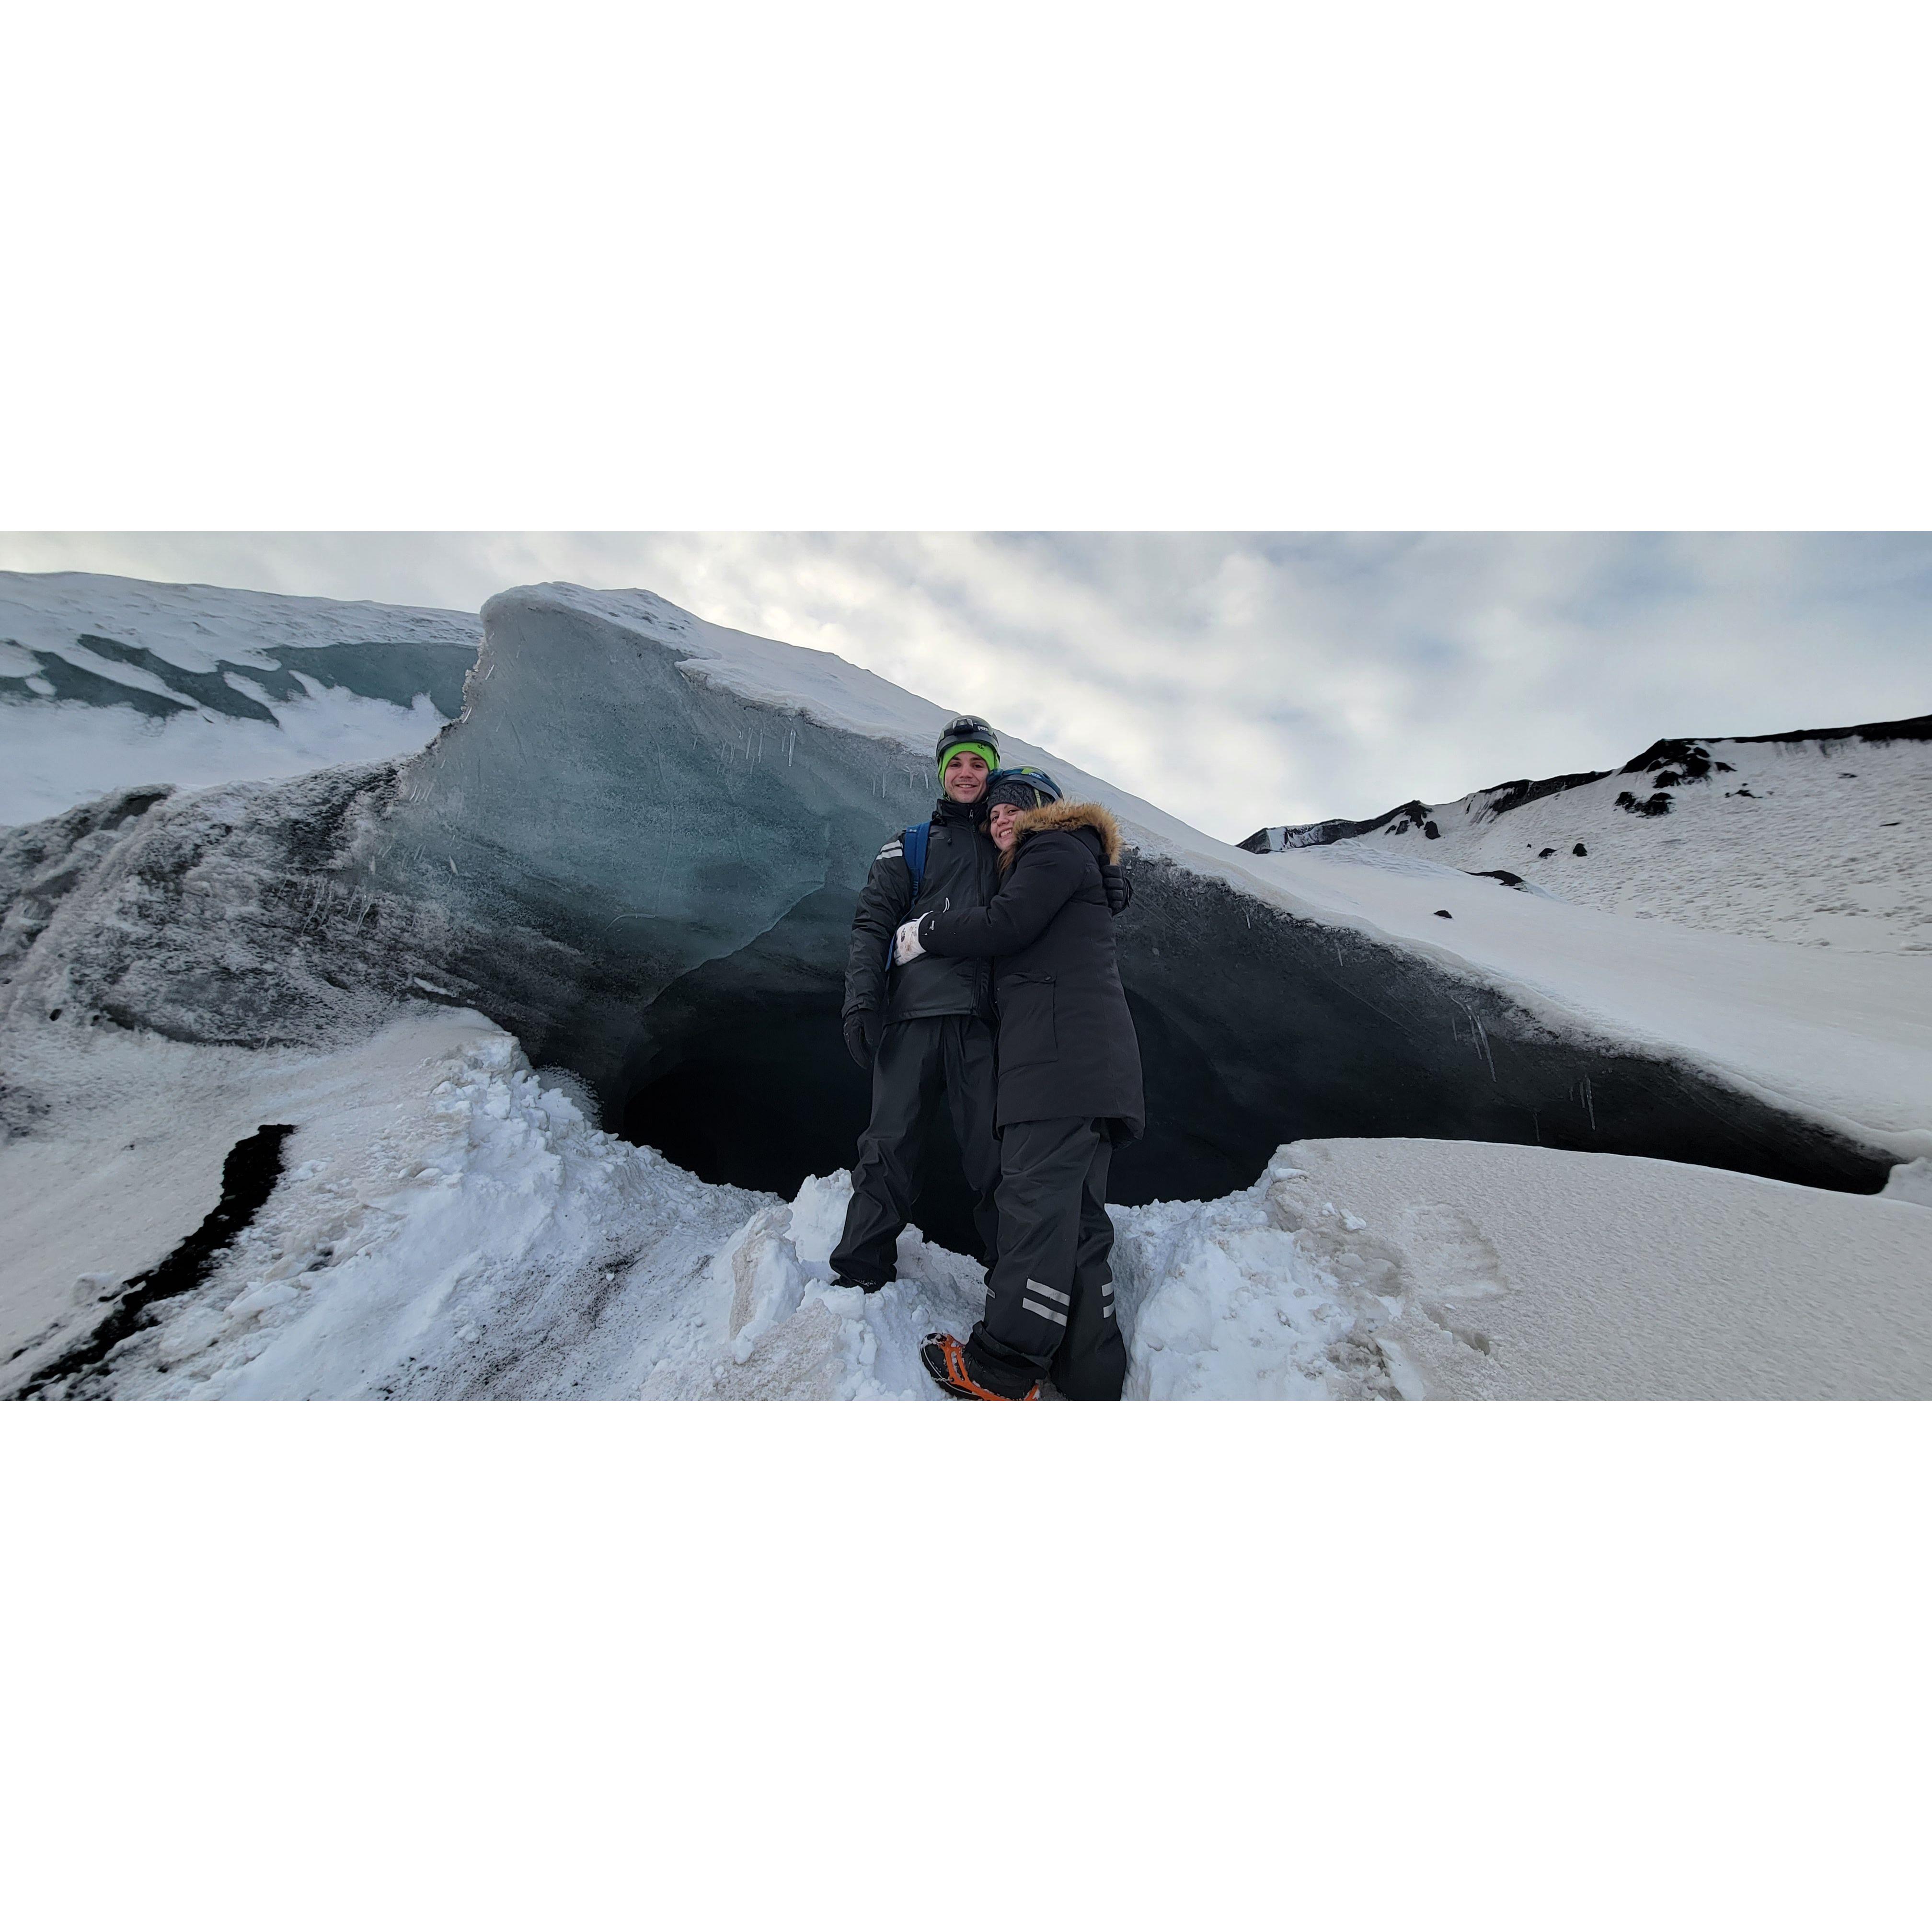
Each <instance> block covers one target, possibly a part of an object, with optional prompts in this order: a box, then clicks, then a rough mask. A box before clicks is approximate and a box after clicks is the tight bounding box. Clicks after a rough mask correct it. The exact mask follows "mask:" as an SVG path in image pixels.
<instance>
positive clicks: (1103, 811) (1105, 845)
mask: <svg viewBox="0 0 1932 1932" xmlns="http://www.w3.org/2000/svg"><path fill="white" fill-rule="evenodd" d="M1083 825H1086V826H1091V827H1092V828H1093V829H1094V830H1095V831H1096V832H1099V833H1100V847H1101V862H1102V863H1103V864H1104V865H1118V864H1119V863H1120V862H1121V827H1120V822H1119V820H1117V819H1116V818H1115V816H1114V814H1112V812H1111V811H1109V810H1108V809H1107V808H1106V806H1105V805H1082V804H1079V803H1076V802H1073V801H1071V800H1069V799H1062V800H1061V802H1059V803H1058V805H1040V806H1037V807H1036V808H1034V810H1033V811H1029V812H1027V813H1025V814H1023V815H1022V817H1021V819H1020V822H1019V837H1018V838H1016V839H1015V840H1014V841H1013V850H1012V851H1011V852H1010V853H1001V857H1000V865H1001V869H1002V870H1003V871H1004V869H1005V868H1006V867H1007V866H1008V865H1010V864H1011V863H1012V862H1013V860H1014V859H1016V858H1018V857H1019V850H1020V847H1022V845H1024V844H1025V843H1026V841H1028V839H1029V838H1031V837H1032V836H1033V835H1034V833H1035V832H1078V831H1079V829H1080V828H1081V826H1083Z"/></svg>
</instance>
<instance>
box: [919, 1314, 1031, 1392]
mask: <svg viewBox="0 0 1932 1932" xmlns="http://www.w3.org/2000/svg"><path fill="white" fill-rule="evenodd" d="M919 1360H920V1361H922V1362H923V1363H924V1364H926V1373H927V1374H928V1375H929V1376H931V1377H932V1379H933V1380H934V1381H935V1382H937V1383H938V1385H939V1386H940V1387H941V1389H943V1390H944V1391H945V1392H946V1394H948V1395H950V1396H955V1397H958V1399H959V1400H960V1401H962V1402H1037V1401H1039V1400H1040V1385H1039V1383H1037V1382H1035V1383H1034V1385H1033V1386H1032V1387H1031V1388H1030V1389H1028V1391H1027V1392H1026V1394H1024V1395H1002V1394H1000V1392H999V1391H998V1390H997V1389H989V1388H987V1386H986V1384H985V1383H984V1382H979V1381H977V1380H976V1379H974V1374H973V1372H972V1370H971V1369H969V1368H968V1367H967V1366H966V1351H965V1349H962V1347H961V1346H959V1343H957V1342H956V1341H955V1340H953V1337H951V1336H950V1335H941V1334H938V1332H937V1331H935V1333H933V1334H930V1335H929V1336H927V1337H926V1341H925V1343H924V1344H923V1345H922V1347H921V1348H920V1349H919Z"/></svg>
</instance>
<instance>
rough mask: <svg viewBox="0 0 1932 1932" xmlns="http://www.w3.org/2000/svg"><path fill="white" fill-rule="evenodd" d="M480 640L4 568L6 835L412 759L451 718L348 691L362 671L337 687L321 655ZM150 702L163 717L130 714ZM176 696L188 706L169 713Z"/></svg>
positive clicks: (379, 618)
mask: <svg viewBox="0 0 1932 1932" xmlns="http://www.w3.org/2000/svg"><path fill="white" fill-rule="evenodd" d="M481 636H482V625H481V620H480V619H478V618H476V617H475V616H471V615H469V614H468V613H465V612H462V611H456V610H427V609H422V608H419V607H416V606H413V605H407V604H368V603H344V602H339V601H335V600H334V599H332V598H325V597H282V596H276V595H272V594H270V593H269V592H264V591H254V590H230V589H220V588H218V587H216V586H211V585H208V584H199V583H142V582H140V581H139V580H136V579H134V578H131V577H99V576H93V575H90V574H86V573H84V572H78V571H53V572H49V573H46V574H34V573H28V572H23V571H0V753H4V755H0V825H26V824H31V823H33V822H34V821H35V820H38V819H43V818H49V817H53V816H54V815H55V814H57V813H59V812H62V811H67V810H68V809H69V808H71V806H74V805H80V804H82V803H84V802H86V801H87V800H89V799H94V798H98V797H99V796H101V795H102V794H103V793H106V792H110V791H113V790H118V789H119V788H120V787H123V786H125V785H131V784H172V785H178V786H182V787H199V786H203V785H211V784H223V783H225V782H226V781H229V780H232V779H237V778H265V779H275V778H294V777H296V776H298V775H300V774H301V773H302V772H311V771H317V770H319V769H321V768H322V767H323V766H327V765H342V764H359V763H365V762H367V761H368V760H373V759H379V758H396V757H407V755H408V754H410V752H412V751H420V750H422V748H423V746H424V745H426V744H428V742H430V740H431V739H433V738H434V736H436V734H437V732H439V731H440V730H442V729H443V726H444V725H445V724H446V723H447V722H448V721H449V717H450V716H451V715H454V712H453V711H450V712H444V711H440V710H439V709H437V706H436V704H435V703H434V702H432V700H431V697H430V695H429V694H428V691H403V690H401V689H400V688H398V689H396V690H394V691H391V692H389V693H388V694H377V693H375V692H373V691H358V690H356V689H354V688H352V685H353V683H354V682H356V674H355V673H354V672H353V671H351V672H350V673H349V674H348V677H347V681H345V679H344V673H343V670H342V667H341V664H340V663H339V661H336V662H332V661H329V655H328V654H329V653H330V652H332V650H334V651H336V652H338V655H339V649H340V647H341V646H353V647H359V646H371V645H374V646H378V647H381V646H403V647H404V650H405V651H413V652H416V653H417V654H418V655H421V654H422V653H423V652H425V651H427V652H430V653H432V654H433V653H436V652H443V651H448V652H451V653H452V662H453V663H455V664H461V663H462V661H463V654H465V653H467V654H468V655H469V657H471V658H473V656H474V655H475V649H476V647H477V646H478V643H479V642H480V641H481ZM85 637H98V638H104V639H106V640H109V641H110V643H113V644H115V645H118V646H126V647H127V649H128V650H129V651H130V652H133V653H148V654H150V655H151V657H152V658H158V659H160V660H161V661H163V664H164V665H165V666H168V667H174V668H175V669H178V670H181V671H184V672H187V673H190V674H193V675H199V676H208V675H210V674H212V675H213V676H214V682H215V684H216V685H218V686H220V687H224V688H226V691H229V692H232V693H233V694H234V697H236V699H238V700H242V701H243V703H245V706H247V707H248V708H249V709H251V712H254V713H255V714H256V715H247V716H234V715H224V713H223V712H222V711H221V710H220V709H214V708H210V706H208V705H206V704H202V705H199V706H193V703H192V700H193V691H192V690H191V689H190V688H189V687H188V686H187V685H185V684H184V682H182V681H181V680H178V679H177V680H175V682H173V683H172V684H171V683H170V682H169V681H168V677H167V676H163V675H162V674H161V673H157V671H156V670H154V668H152V667H151V664H143V663H140V662H130V661H127V659H126V658H123V657H116V656H115V655H112V654H111V653H110V652H104V651H102V650H101V649H95V648H90V647H89V646H88V645H87V644H86V643H83V641H82V640H83V638H85ZM304 651H307V652H320V653H323V655H322V656H320V657H318V658H316V659H315V660H314V661H313V662H312V663H311V666H310V668H309V669H308V670H304V669H303V668H302V661H301V659H300V658H299V657H295V656H293V655H292V654H293V653H295V652H304ZM271 653H274V654H275V655H270V654H271ZM48 657H51V658H55V659H56V660H58V662H57V663H55V664H53V665H52V667H51V669H52V670H54V671H55V673H58V672H59V671H60V670H61V667H62V665H66V666H68V667H71V668H72V669H73V670H74V671H76V672H77V673H80V674H81V676H82V678H83V680H84V685H85V688H86V690H87V691H89V697H87V698H86V699H85V700H83V699H81V698H79V697H62V695H61V694H60V692H59V691H58V690H57V689H56V688H55V685H52V683H50V682H49V679H48V676H47V673H48V671H49V668H50V667H49V665H48V664H46V662H45V661H44V660H45V658H48ZM251 670H254V671H255V672H256V673H258V676H259V678H260V679H266V682H263V681H258V679H257V678H251V676H249V675H248V673H249V672H250V671H251ZM316 673H321V674H320V675H317V674H316ZM169 676H172V671H170V672H169ZM291 681H293V685H294V686H295V687H296V690H295V691H291V689H290V683H291ZM450 682H451V679H450V676H449V673H447V672H446V673H444V675H443V676H442V677H441V678H440V679H438V683H439V685H440V687H441V688H443V689H445V690H447V689H448V688H449V685H450ZM457 682H459V683H460V677H459V678H458V679H457ZM203 689H204V691H208V692H209V694H210V695H211V696H212V697H214V698H215V699H217V700H219V699H220V698H221V697H222V691H221V690H220V689H219V688H216V689H213V690H212V691H209V687H208V686H207V685H204V687H203ZM143 697H145V698H147V699H150V700H154V701H155V702H156V703H158V704H160V705H161V706H163V707H164V708H166V714H167V715H160V716H157V715H148V714H147V713H144V712H142V711H141V710H139V709H135V708H133V706H135V705H136V703H139V702H140V701H141V700H142V698H143ZM447 701H448V700H447V699H446V702H447ZM184 702H187V703H190V706H191V708H189V709H175V708H172V707H174V706H178V705H180V704H181V703H184ZM260 713H272V717H269V716H264V715H259V714H260Z"/></svg>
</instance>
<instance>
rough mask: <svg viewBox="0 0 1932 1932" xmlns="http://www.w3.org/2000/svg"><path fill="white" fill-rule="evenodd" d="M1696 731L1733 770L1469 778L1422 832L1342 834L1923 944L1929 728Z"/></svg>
mask: <svg viewBox="0 0 1932 1932" xmlns="http://www.w3.org/2000/svg"><path fill="white" fill-rule="evenodd" d="M1696 742H1699V743H1700V744H1702V745H1703V746H1704V747H1705V748H1706V749H1707V750H1708V751H1709V752H1710V753H1711V754H1712V757H1714V758H1715V759H1717V760H1722V761H1723V762H1724V763H1726V764H1727V765H1730V766H1732V767H1733V769H1731V770H1730V771H1728V772H1724V771H1717V770H1713V771H1712V774H1711V775H1710V776H1709V778H1707V779H1706V780H1704V781H1703V782H1701V783H1697V784H1679V785H1676V786H1672V787H1664V788H1662V789H1661V790H1660V789H1658V788H1656V787H1654V786H1653V784H1652V774H1651V773H1649V772H1611V773H1610V774H1609V775H1607V776H1606V777H1604V778H1598V779H1597V780H1595V781H1594V782H1593V783H1592V784H1586V785H1579V786H1577V787H1574V788H1573V789H1572V790H1568V791H1562V792H1554V793H1550V795H1549V796H1547V797H1544V798H1538V799H1531V800H1530V801H1529V803H1527V804H1526V805H1518V806H1516V807H1515V808H1514V809H1512V810H1509V811H1496V810H1495V809H1494V808H1493V805H1492V803H1491V800H1492V799H1493V793H1490V792H1487V791H1484V792H1474V793H1470V794H1469V796H1468V797H1466V798H1461V799H1451V801H1450V802H1448V804H1446V805H1433V806H1431V807H1430V808H1429V815H1428V817H1427V820H1426V821H1424V823H1426V824H1433V825H1434V826H1435V827H1436V834H1437V835H1436V837H1435V838H1430V837H1429V835H1428V834H1427V831H1426V830H1425V829H1424V826H1421V825H1417V824H1412V823H1410V821H1409V820H1408V819H1406V818H1397V820H1394V822H1393V823H1391V824H1388V825H1386V826H1383V827H1382V829H1380V830H1379V831H1376V832H1366V833H1364V834H1363V835H1361V837H1360V838H1356V839H1352V840H1349V841H1343V844H1344V845H1346V846H1355V847H1365V846H1366V847H1381V848H1382V849H1384V850H1391V851H1400V850H1409V851H1412V852H1415V853H1417V854H1418V856H1426V857H1427V858H1428V859H1432V860H1433V861H1435V862H1436V863H1438V864H1440V865H1449V866H1454V867H1457V868H1460V869H1462V870H1463V871H1472V872H1487V871H1509V872H1514V873H1515V874H1517V876H1518V877H1520V878H1522V879H1523V880H1525V881H1526V882H1527V883H1529V884H1531V885H1532V886H1537V887H1539V888H1541V889H1544V890H1546V891H1548V892H1553V893H1555V894H1556V895H1558V896H1559V897H1560V898H1564V899H1567V900H1568V901H1571V903H1572V904H1577V905H1580V906H1589V907H1593V908H1595V910H1598V911H1600V912H1609V913H1619V914H1622V915H1623V916H1625V917H1628V918H1634V919H1669V920H1670V921H1672V922H1674V923H1675V924H1677V925H1679V926H1694V927H1696V928H1697V929H1700V930H1701V931H1704V932H1725V933H1732V934H1735V935H1738V936H1739V937H1741V938H1750V939H1770V940H1777V941H1784V942H1787V943H1790V944H1799V945H1805V946H1816V947H1841V948H1847V949H1849V950H1853V951H1856V952H1869V953H1932V742H1927V741H1926V740H1924V739H1894V740H1892V741H1891V742H1888V743H1887V742H1874V743H1866V742H1864V741H1862V740H1861V739H1856V738H1811V739H1802V740H1800V741H1799V742H1794V743H1787V744H1751V743H1746V742H1739V740H1737V739H1724V738H1712V739H1700V740H1697V741H1696ZM1625 793H1628V794H1629V795H1630V796H1631V797H1633V798H1634V799H1636V800H1637V801H1639V802H1643V801H1646V800H1649V799H1655V798H1658V797H1662V798H1665V799H1667V800H1668V801H1669V805H1670V809H1669V810H1668V811H1667V812H1664V813H1661V814H1658V815H1657V816H1655V817H1647V816H1643V815H1640V814H1637V813H1634V812H1631V811H1626V810H1625V809H1624V808H1622V807H1621V806H1619V805H1618V804H1617V802H1616V800H1617V799H1618V797H1619V796H1620V795H1622V794H1625ZM1295 829H1297V828H1294V827H1275V828H1273V829H1272V830H1271V837H1272V838H1274V839H1277V840H1279V839H1280V837H1281V835H1282V833H1283V832H1284V831H1287V832H1292V831H1294V830H1295ZM1579 845H1581V846H1582V847H1583V851H1582V852H1581V853H1579V852H1578V851H1577V847H1578V846H1579ZM1327 849H1331V850H1340V849H1343V847H1330V848H1327Z"/></svg>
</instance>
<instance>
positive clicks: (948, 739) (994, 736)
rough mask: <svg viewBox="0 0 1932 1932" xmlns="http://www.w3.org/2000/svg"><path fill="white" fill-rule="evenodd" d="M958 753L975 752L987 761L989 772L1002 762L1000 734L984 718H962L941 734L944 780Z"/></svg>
mask: <svg viewBox="0 0 1932 1932" xmlns="http://www.w3.org/2000/svg"><path fill="white" fill-rule="evenodd" d="M957 751H973V752H976V753H977V754H978V755H979V756H980V757H983V758H984V759H985V760H986V769H987V770H989V772H990V771H991V770H992V769H993V768H994V766H996V765H997V764H998V763H999V762H1000V740H999V736H998V733H996V732H995V730H994V729H993V727H992V725H990V724H988V723H987V722H986V719H985V718H974V717H970V716H965V715H962V716H960V717H958V718H954V719H953V721H952V723H951V724H949V725H947V727H946V729H945V730H943V731H942V732H941V733H940V734H939V751H938V757H939V775H940V777H941V779H942V780H943V779H944V778H945V776H946V767H947V765H948V764H949V763H951V762H952V759H953V754H954V753H955V752H957Z"/></svg>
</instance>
